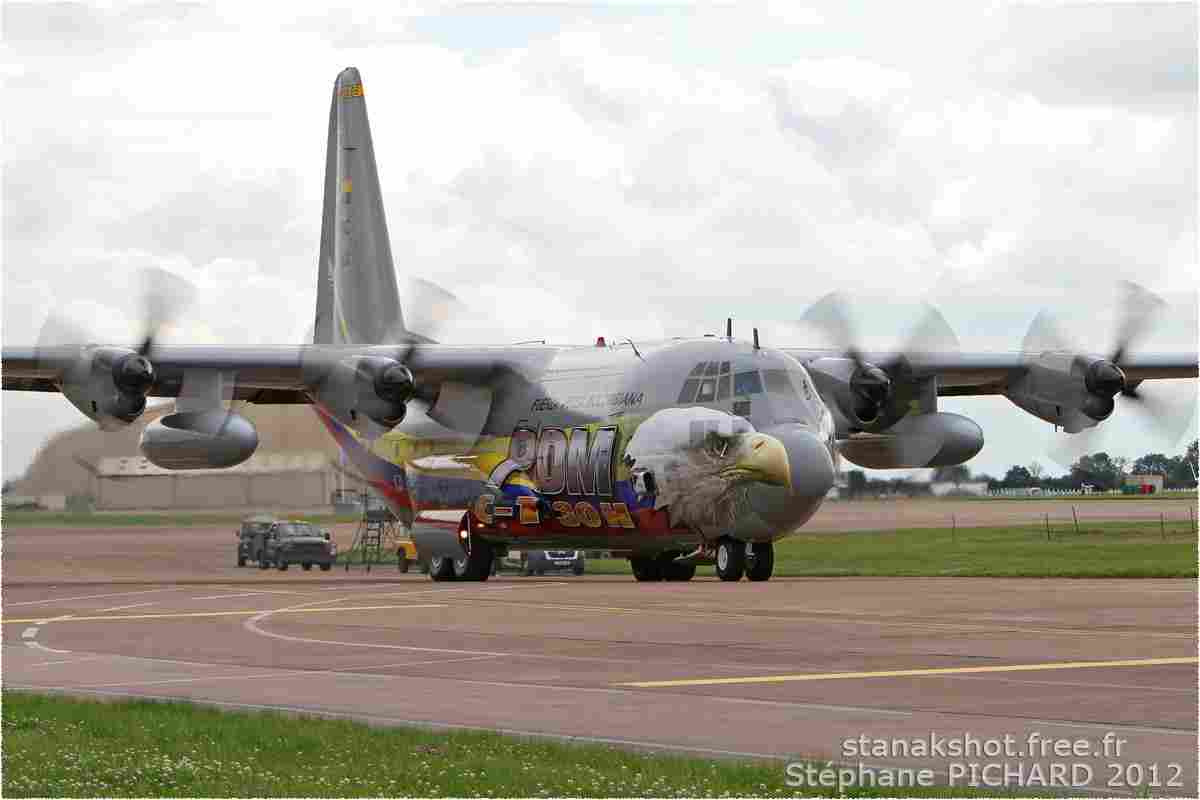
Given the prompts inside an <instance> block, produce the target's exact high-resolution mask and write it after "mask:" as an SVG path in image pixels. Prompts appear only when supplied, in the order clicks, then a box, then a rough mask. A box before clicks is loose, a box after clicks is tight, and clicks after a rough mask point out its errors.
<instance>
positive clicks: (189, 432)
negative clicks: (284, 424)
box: [139, 408, 258, 469]
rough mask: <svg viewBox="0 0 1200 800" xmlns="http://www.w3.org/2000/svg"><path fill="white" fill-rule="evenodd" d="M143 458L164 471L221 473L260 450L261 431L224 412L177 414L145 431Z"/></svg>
mask: <svg viewBox="0 0 1200 800" xmlns="http://www.w3.org/2000/svg"><path fill="white" fill-rule="evenodd" d="M139 446H140V447H141V450H142V454H143V455H144V456H146V458H148V459H150V461H151V462H153V463H155V464H157V465H158V466H160V467H162V468H164V469H221V468H224V467H232V466H236V465H237V464H240V463H242V462H243V461H245V460H246V459H247V458H249V457H250V456H251V455H253V454H254V451H255V450H256V449H257V448H258V431H256V430H255V429H254V425H253V424H251V422H250V420H248V419H246V418H245V417H243V416H241V415H239V414H235V413H234V412H232V411H229V410H227V409H224V408H214V409H209V410H205V411H177V412H176V413H174V414H168V415H167V416H165V417H162V418H160V419H156V420H154V422H151V423H150V424H149V425H147V426H146V430H144V431H142V439H141V442H140V443H139Z"/></svg>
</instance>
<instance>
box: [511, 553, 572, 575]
mask: <svg viewBox="0 0 1200 800" xmlns="http://www.w3.org/2000/svg"><path fill="white" fill-rule="evenodd" d="M501 569H515V570H520V572H521V574H522V575H545V574H546V573H547V572H571V573H574V574H575V575H582V574H583V570H584V557H583V551H582V550H510V551H509V552H508V555H506V556H504V557H503V558H502V559H497V562H496V570H497V571H498V570H501Z"/></svg>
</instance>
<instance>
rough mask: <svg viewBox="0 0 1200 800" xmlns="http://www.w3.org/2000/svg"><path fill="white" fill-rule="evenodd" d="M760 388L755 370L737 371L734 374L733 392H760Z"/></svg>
mask: <svg viewBox="0 0 1200 800" xmlns="http://www.w3.org/2000/svg"><path fill="white" fill-rule="evenodd" d="M762 390H763V389H762V381H761V380H759V378H758V373H757V372H739V373H738V374H737V375H735V376H734V379H733V393H734V394H762Z"/></svg>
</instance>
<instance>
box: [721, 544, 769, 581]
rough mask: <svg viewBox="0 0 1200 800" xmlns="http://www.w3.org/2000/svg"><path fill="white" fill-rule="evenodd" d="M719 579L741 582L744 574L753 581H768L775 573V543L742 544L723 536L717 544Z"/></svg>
mask: <svg viewBox="0 0 1200 800" xmlns="http://www.w3.org/2000/svg"><path fill="white" fill-rule="evenodd" d="M716 562H717V577H718V578H720V579H721V580H723V581H740V580H741V579H742V575H743V574H744V575H745V576H746V577H747V578H749V579H750V580H752V581H767V580H770V579H771V574H772V573H773V572H774V571H775V545H774V543H773V542H742V541H739V540H737V539H733V538H731V537H729V536H722V537H721V538H720V540H718V542H717V557H716Z"/></svg>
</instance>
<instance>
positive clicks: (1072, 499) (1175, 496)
mask: <svg viewBox="0 0 1200 800" xmlns="http://www.w3.org/2000/svg"><path fill="white" fill-rule="evenodd" d="M953 499H955V500H970V501H973V502H980V503H987V502H992V501H996V500H1030V501H1045V500H1056V501H1058V502H1060V503H1096V502H1103V501H1105V500H1113V501H1118V502H1124V501H1137V500H1143V501H1150V502H1153V501H1155V500H1192V501H1195V500H1196V499H1197V495H1196V490H1195V489H1193V490H1191V491H1174V490H1171V491H1166V492H1162V493H1160V494H1108V493H1104V494H1076V495H1066V496H1063V495H1051V494H1040V495H1029V496H1024V495H1014V496H1008V495H1004V496H998V497H991V496H988V497H972V496H969V495H968V496H965V497H955V498H953Z"/></svg>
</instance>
